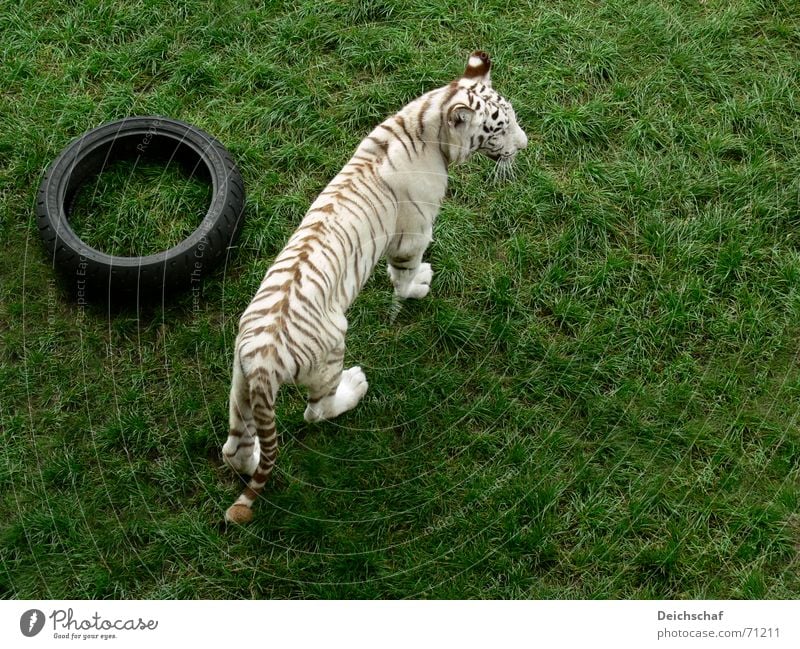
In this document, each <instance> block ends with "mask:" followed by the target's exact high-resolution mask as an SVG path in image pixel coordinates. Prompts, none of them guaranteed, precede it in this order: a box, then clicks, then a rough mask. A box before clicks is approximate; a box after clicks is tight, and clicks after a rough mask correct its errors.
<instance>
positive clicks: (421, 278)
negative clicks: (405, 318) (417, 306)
mask: <svg viewBox="0 0 800 649" xmlns="http://www.w3.org/2000/svg"><path fill="white" fill-rule="evenodd" d="M389 276H390V277H391V278H392V284H394V293H395V295H397V297H401V298H414V299H416V300H418V299H420V298H423V297H425V296H426V295H427V294H428V293H429V292H430V290H431V279H433V269H432V268H431V265H430V264H420V265H419V266H418V267H417V268H416V269H415V270H414V271H407V270H398V269H396V268H394V267H393V266H389Z"/></svg>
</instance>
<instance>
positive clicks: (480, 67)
mask: <svg viewBox="0 0 800 649" xmlns="http://www.w3.org/2000/svg"><path fill="white" fill-rule="evenodd" d="M490 68H491V62H490V60H489V56H488V55H487V54H486V53H485V52H474V53H473V54H472V55H471V56H470V58H469V61H468V62H467V68H466V70H465V71H464V76H463V77H462V78H461V79H459V80H458V81H455V82H453V84H451V88H453V89H454V91H453V94H452V98H451V102H452V104H451V105H450V106H449V108H448V123H449V125H450V127H451V132H452V135H453V139H454V140H456V141H457V146H458V147H459V148H460V149H461V150H460V155H456V156H455V159H456V160H459V161H463V160H466V159H467V158H468V157H469V156H470V155H472V154H473V153H482V154H483V155H485V156H486V157H488V158H490V159H492V160H494V161H495V162H497V163H498V165H500V166H501V167H503V168H508V167H510V165H511V163H512V162H513V160H514V158H515V156H516V155H517V153H518V152H519V151H520V150H522V149H524V148H525V147H526V146H528V136H527V135H525V131H523V130H522V128H520V125H519V124H518V123H517V116H516V113H515V112H514V108H513V106H512V105H511V103H510V102H509V101H508V100H507V99H505V98H504V97H502V96H501V95H500V94H499V93H498V92H497V91H496V90H494V88H492V83H491V77H490Z"/></svg>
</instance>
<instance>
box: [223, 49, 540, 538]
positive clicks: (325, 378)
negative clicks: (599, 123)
mask: <svg viewBox="0 0 800 649" xmlns="http://www.w3.org/2000/svg"><path fill="white" fill-rule="evenodd" d="M490 68H491V63H490V60H489V57H488V56H487V55H486V54H485V53H484V52H474V53H473V54H472V55H471V56H470V57H469V60H468V62H467V67H466V70H465V72H464V76H463V77H462V78H461V79H458V80H456V81H453V82H452V83H450V84H449V85H447V86H444V87H443V88H439V89H437V90H433V91H431V92H428V93H426V94H424V95H422V96H421V97H420V98H419V99H416V100H415V101H412V102H411V103H410V104H408V105H407V106H406V107H405V108H403V109H402V110H401V111H400V112H399V113H397V114H396V115H394V116H393V117H390V118H389V119H387V120H386V121H384V122H383V123H382V124H379V125H378V126H377V127H376V128H375V130H373V131H372V132H371V133H370V134H369V135H368V136H367V137H366V138H365V139H364V140H363V141H362V142H361V144H360V145H359V146H358V149H357V150H356V152H355V155H354V156H353V157H352V158H351V159H350V161H349V162H348V163H347V164H346V165H345V166H344V168H343V169H342V170H341V171H340V172H339V174H338V175H337V176H336V177H335V178H334V179H333V180H332V181H331V183H330V184H329V185H328V186H327V187H326V188H325V190H324V191H323V192H322V193H321V194H320V195H319V197H318V198H317V199H316V200H315V201H314V203H313V204H312V205H311V208H310V209H309V210H308V213H307V214H306V216H305V218H303V221H302V222H301V223H300V226H299V227H298V229H297V231H296V232H295V233H294V234H293V235H292V237H291V238H290V239H289V242H288V243H287V244H286V247H285V248H284V249H283V250H282V251H281V252H280V254H279V255H278V256H277V258H276V259H275V262H274V264H273V265H272V266H271V267H270V269H269V270H268V271H267V274H266V276H265V277H264V280H263V282H262V283H261V287H260V288H259V290H258V292H257V293H256V295H255V297H254V298H253V301H252V302H251V303H250V305H249V306H248V307H247V309H246V310H245V312H244V314H243V315H242V317H241V320H240V322H239V334H238V336H237V338H236V349H235V352H234V360H233V381H232V385H231V394H230V434H229V436H228V439H227V441H226V442H225V445H224V446H223V448H222V452H223V457H224V460H225V462H226V463H227V464H228V465H229V466H230V467H231V468H233V469H234V470H235V471H236V472H238V473H241V474H246V475H250V476H251V479H250V482H249V484H248V486H247V487H246V488H245V490H244V492H243V493H242V494H241V495H240V496H239V498H238V499H237V500H236V502H235V503H234V504H233V505H232V506H231V507H229V508H228V511H227V512H226V514H225V518H226V520H227V521H229V522H234V523H245V522H248V521H250V520H251V519H252V516H253V514H252V505H253V502H254V501H255V499H256V498H257V497H258V495H259V494H260V493H261V491H262V489H263V488H264V485H265V483H266V481H267V478H268V477H269V475H270V473H271V472H272V468H273V466H274V464H275V458H276V455H277V449H278V438H277V434H276V429H275V413H274V409H273V408H274V404H275V397H276V395H277V392H278V388H279V387H280V385H282V384H284V383H295V384H299V385H303V386H305V387H306V388H307V389H308V406H307V408H306V411H305V418H306V420H307V421H319V420H322V419H331V418H333V417H336V416H338V415H340V414H341V413H343V412H345V411H347V410H350V409H351V408H353V407H355V405H356V404H357V403H358V402H359V400H360V399H361V398H362V397H363V396H364V394H365V393H366V391H367V379H366V377H365V376H364V372H362V371H361V368H360V367H357V366H356V367H351V368H349V369H347V370H343V359H344V350H345V333H346V332H347V318H346V317H345V312H346V311H347V309H348V308H349V306H350V304H351V303H352V302H353V300H354V299H355V298H356V296H357V295H358V293H359V291H360V290H361V288H362V287H363V285H364V283H365V282H366V280H367V278H368V277H369V275H370V273H371V272H372V270H373V268H374V267H375V265H376V264H377V263H378V260H379V259H380V258H381V257H383V256H384V255H386V258H387V261H388V271H389V277H390V278H391V281H392V284H393V285H394V292H395V295H397V296H398V297H399V298H422V297H425V296H426V295H427V294H428V291H429V290H430V284H431V277H432V275H433V272H432V270H431V266H430V264H427V263H423V261H422V256H423V253H424V252H425V249H426V248H427V247H428V244H429V243H430V241H431V236H432V229H433V223H434V220H435V219H436V215H437V214H438V212H439V206H440V204H441V201H442V199H443V198H444V195H445V190H446V188H447V169H448V167H449V166H450V165H451V164H455V163H459V162H463V161H465V160H467V159H468V158H469V157H470V156H471V155H472V154H473V153H475V152H481V153H483V154H484V155H486V156H488V157H490V158H492V159H493V160H495V161H497V162H498V164H499V165H501V168H507V165H509V164H510V163H511V161H513V159H514V156H515V155H516V154H517V152H518V151H519V150H520V149H524V148H525V147H526V146H527V143H528V138H527V136H526V135H525V133H524V132H523V130H522V129H521V128H520V127H519V125H518V124H517V121H516V117H515V114H514V110H513V108H512V107H511V104H510V103H509V102H508V101H506V100H505V99H504V98H503V97H501V96H500V95H499V94H498V93H497V92H495V91H494V90H493V89H492V87H491V81H490Z"/></svg>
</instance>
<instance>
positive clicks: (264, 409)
mask: <svg viewBox="0 0 800 649" xmlns="http://www.w3.org/2000/svg"><path fill="white" fill-rule="evenodd" d="M247 382H248V388H249V393H250V407H251V409H252V413H253V420H252V421H253V425H254V427H255V430H256V434H257V435H258V442H259V447H260V458H259V461H258V467H257V468H256V470H255V472H254V473H253V475H252V476H251V478H250V482H249V483H248V484H247V486H246V487H245V489H244V491H243V492H242V494H241V495H240V496H239V497H238V498H237V499H236V502H235V503H233V505H231V506H230V507H228V511H226V512H225V520H226V521H228V522H229V523H237V524H242V523H249V522H250V521H251V520H252V518H253V510H252V508H253V502H255V500H256V499H257V498H258V496H259V495H260V494H261V492H262V491H263V490H264V486H265V485H266V483H267V480H268V479H269V476H270V475H271V474H272V469H273V467H274V466H275V458H276V456H277V454H278V434H277V430H276V428H275V398H276V397H277V395H278V389H279V388H280V380H279V378H278V377H277V376H276V375H275V373H274V372H271V371H270V370H269V369H268V368H266V367H263V366H256V367H254V368H253V371H252V373H251V374H250V376H248V377H247Z"/></svg>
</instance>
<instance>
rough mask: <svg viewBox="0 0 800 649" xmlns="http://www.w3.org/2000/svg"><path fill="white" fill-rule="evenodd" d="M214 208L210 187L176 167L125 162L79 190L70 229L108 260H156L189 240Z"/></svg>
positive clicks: (116, 164)
mask: <svg viewBox="0 0 800 649" xmlns="http://www.w3.org/2000/svg"><path fill="white" fill-rule="evenodd" d="M210 204H211V185H210V184H208V183H207V182H204V181H203V180H201V179H200V178H197V177H196V176H190V175H189V174H186V173H184V172H182V171H181V169H180V168H179V166H178V165H176V164H172V165H164V164H157V163H147V162H144V161H141V160H140V161H138V162H137V161H133V160H121V161H118V162H115V163H112V164H110V165H108V166H107V167H106V169H104V171H103V173H101V174H99V175H98V176H97V177H96V178H94V179H92V180H90V181H89V182H87V183H86V184H85V185H84V186H83V187H82V188H81V189H79V190H78V194H77V196H76V200H75V202H74V204H73V207H72V213H71V214H70V225H71V226H72V229H73V230H74V231H75V233H76V234H77V235H78V236H79V237H80V238H81V240H82V241H83V242H84V243H86V244H87V245H90V246H92V247H93V248H95V249H97V250H102V251H103V252H106V253H108V254H110V255H118V256H122V257H136V256H143V255H152V254H154V253H157V252H161V251H164V250H167V249H169V248H171V247H172V246H176V245H178V244H179V243H180V242H181V241H183V240H184V239H185V238H186V237H188V236H189V235H190V234H191V233H192V232H193V231H194V230H195V229H197V226H198V225H200V222H201V221H202V220H203V216H205V214H206V212H207V211H208V206H209V205H210Z"/></svg>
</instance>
